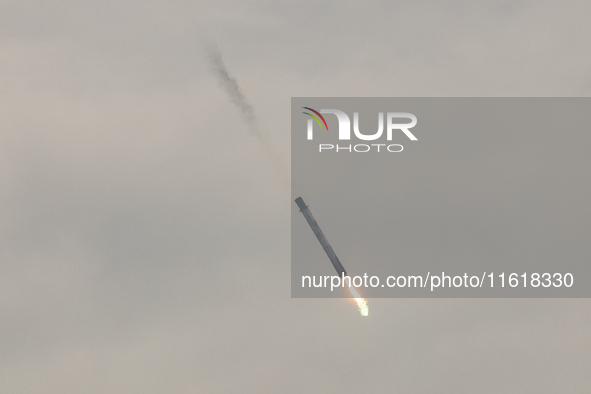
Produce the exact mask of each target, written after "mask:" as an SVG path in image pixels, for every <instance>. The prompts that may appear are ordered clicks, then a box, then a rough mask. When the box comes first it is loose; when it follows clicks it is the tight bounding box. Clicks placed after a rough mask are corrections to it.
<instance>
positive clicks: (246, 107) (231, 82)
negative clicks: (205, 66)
mask: <svg viewBox="0 0 591 394" xmlns="http://www.w3.org/2000/svg"><path fill="white" fill-rule="evenodd" d="M208 47H209V61H210V65H211V67H212V71H213V72H214V73H215V74H216V75H217V77H218V79H219V82H220V85H221V86H222V88H223V89H224V90H225V91H226V93H227V94H228V96H229V98H230V101H231V102H232V104H234V105H235V106H236V107H237V108H238V110H239V111H240V115H241V116H242V120H244V122H245V123H246V125H247V126H248V128H249V130H250V132H251V134H252V135H254V136H256V137H258V138H264V137H266V136H264V133H262V132H261V129H260V127H259V124H258V121H257V118H256V115H255V113H254V108H253V107H252V105H250V103H249V102H248V101H247V100H246V96H245V95H244V93H242V89H240V86H239V85H238V81H236V78H234V77H233V76H232V75H231V74H230V72H229V71H228V69H227V68H226V65H225V64H224V59H223V58H222V52H221V51H220V50H219V49H218V48H217V46H216V45H215V44H213V43H210V44H209V45H208ZM265 142H266V138H265Z"/></svg>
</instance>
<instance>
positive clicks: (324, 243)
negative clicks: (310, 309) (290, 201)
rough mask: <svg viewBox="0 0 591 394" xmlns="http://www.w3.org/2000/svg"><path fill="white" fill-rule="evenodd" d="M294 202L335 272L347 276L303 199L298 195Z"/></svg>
mask: <svg viewBox="0 0 591 394" xmlns="http://www.w3.org/2000/svg"><path fill="white" fill-rule="evenodd" d="M295 203H296V204H298V207H299V208H300V212H301V213H302V214H303V215H304V217H305V218H306V221H307V222H308V224H309V225H310V228H311V229H312V231H313V232H314V234H315V235H316V238H318V242H320V245H322V248H323V249H324V251H325V252H326V255H327V256H328V258H329V259H330V262H331V263H332V265H333V267H334V269H335V270H337V274H339V276H341V277H342V276H343V275H344V276H347V271H345V268H344V267H343V265H342V264H341V262H340V261H339V258H338V257H337V255H336V254H335V252H334V250H333V249H332V246H330V244H329V243H328V240H327V239H326V237H325V236H324V233H323V232H322V230H321V229H320V226H318V223H317V222H316V219H314V216H312V212H310V209H309V208H308V206H307V205H306V204H305V203H304V200H303V199H302V198H301V197H298V198H296V199H295Z"/></svg>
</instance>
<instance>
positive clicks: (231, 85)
mask: <svg viewBox="0 0 591 394" xmlns="http://www.w3.org/2000/svg"><path fill="white" fill-rule="evenodd" d="M205 48H206V50H207V52H208V54H209V63H210V67H211V71H212V72H213V73H214V74H215V75H216V76H217V77H218V81H219V83H220V86H221V87H222V88H223V89H224V91H225V92H226V93H227V95H228V97H229V98H230V102H231V103H232V104H234V105H235V106H236V107H237V108H238V110H239V111H240V116H241V117H242V120H243V121H244V123H245V124H246V125H247V126H248V129H249V132H250V134H251V135H252V136H253V137H255V138H256V139H257V140H258V141H259V143H260V144H261V146H262V148H263V149H264V150H265V151H266V152H267V153H268V154H269V157H270V158H271V160H273V162H274V163H275V165H276V168H277V169H278V170H279V171H280V172H281V183H282V184H283V186H284V187H286V188H289V187H290V178H289V173H288V171H289V162H288V161H286V159H285V157H282V156H281V155H278V154H277V153H276V152H275V151H274V150H273V148H272V146H271V142H270V140H269V135H268V134H267V132H266V131H265V130H264V129H263V128H262V127H261V125H260V123H259V121H258V120H257V117H256V115H255V111H254V108H253V106H252V105H251V104H250V103H249V102H248V100H247V99H246V96H245V95H244V93H243V92H242V89H240V85H238V81H236V78H234V77H233V76H232V75H231V74H230V72H229V71H228V69H227V68H226V65H225V64H224V59H223V57H222V52H221V51H220V50H219V48H218V47H217V45H216V44H215V43H214V41H213V40H211V39H206V42H205Z"/></svg>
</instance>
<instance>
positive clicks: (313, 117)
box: [302, 107, 328, 131]
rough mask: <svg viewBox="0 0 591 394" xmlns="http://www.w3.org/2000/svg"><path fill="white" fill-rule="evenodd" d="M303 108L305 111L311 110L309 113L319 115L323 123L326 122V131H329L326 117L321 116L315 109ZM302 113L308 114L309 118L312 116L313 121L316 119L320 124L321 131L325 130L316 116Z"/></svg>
mask: <svg viewBox="0 0 591 394" xmlns="http://www.w3.org/2000/svg"><path fill="white" fill-rule="evenodd" d="M302 108H303V109H307V110H309V111H312V112H314V113H315V114H316V115H318V116H319V117H320V119H322V121H323V122H324V125H325V126H326V130H327V131H328V125H327V124H326V120H324V116H322V115H320V112H318V111H316V110H315V109H312V108H309V107H302ZM302 113H303V114H306V115H308V116H310V117H312V119H314V120H315V121H316V122H317V123H318V125H319V126H320V129H321V130H322V129H323V127H322V123H320V119H318V118H317V117H316V116H314V115H312V114H311V113H309V112H302Z"/></svg>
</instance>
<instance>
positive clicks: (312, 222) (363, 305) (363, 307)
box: [295, 197, 369, 316]
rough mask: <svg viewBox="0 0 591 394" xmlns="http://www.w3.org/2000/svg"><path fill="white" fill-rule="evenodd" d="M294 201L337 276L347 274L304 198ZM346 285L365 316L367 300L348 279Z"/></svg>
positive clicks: (367, 310) (367, 312) (367, 311)
mask: <svg viewBox="0 0 591 394" xmlns="http://www.w3.org/2000/svg"><path fill="white" fill-rule="evenodd" d="M295 203H296V204H297V205H298V207H299V208H300V212H301V213H302V215H304V217H305V218H306V221H307V222H308V224H309V225H310V228H311V229H312V231H313V232H314V234H315V235H316V238H318V242H320V245H322V248H323V249H324V252H326V255H327V256H328V259H329V260H330V262H331V263H332V266H333V267H334V269H335V270H336V271H337V274H339V276H341V277H342V276H349V275H348V274H347V271H345V268H344V267H343V265H342V264H341V261H340V260H339V258H338V257H337V255H336V253H335V252H334V250H333V249H332V246H330V243H328V239H326V237H325V236H324V233H323V232H322V230H321V229H320V226H318V223H317V222H316V219H314V216H312V212H310V209H309V208H308V206H307V205H306V203H305V202H304V200H303V199H302V198H301V197H298V198H296V199H295ZM348 287H349V292H350V293H351V295H352V296H353V297H354V298H355V302H357V307H358V308H359V313H361V316H367V315H368V314H369V308H368V306H367V302H366V301H365V300H364V299H363V298H361V296H360V295H359V293H357V290H355V288H354V287H353V285H352V284H351V282H350V281H349V286H348Z"/></svg>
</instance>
